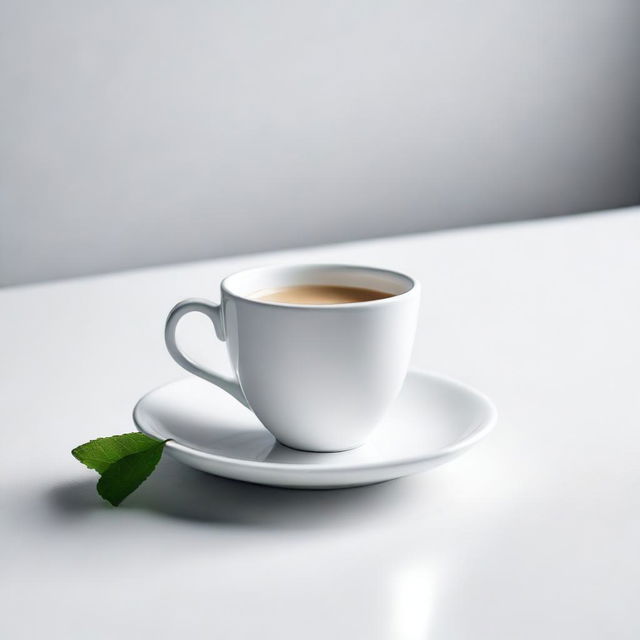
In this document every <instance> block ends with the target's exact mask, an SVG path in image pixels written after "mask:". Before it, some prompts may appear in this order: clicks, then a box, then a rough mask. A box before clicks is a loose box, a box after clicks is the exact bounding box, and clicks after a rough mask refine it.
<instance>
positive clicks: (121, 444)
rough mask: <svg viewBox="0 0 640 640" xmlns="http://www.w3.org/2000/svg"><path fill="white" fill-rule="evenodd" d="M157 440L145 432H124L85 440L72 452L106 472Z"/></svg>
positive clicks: (81, 459) (100, 471)
mask: <svg viewBox="0 0 640 640" xmlns="http://www.w3.org/2000/svg"><path fill="white" fill-rule="evenodd" d="M157 442H158V441H157V440H154V439H153V438H150V437H149V436H146V435H144V433H123V434H122V435H120V436H110V437H108V438H97V439H96V440H91V441H90V442H85V444H81V445H80V446H79V447H76V448H75V449H74V450H73V451H72V452H71V453H72V454H73V456H74V457H75V458H77V459H78V460H80V462H82V464H84V465H86V466H87V467H89V469H95V470H96V471H97V472H98V473H104V472H105V471H106V470H107V469H108V468H109V467H110V466H111V465H112V464H113V463H114V462H117V461H118V460H120V459H121V458H124V457H125V456H128V455H130V454H132V453H138V452H139V451H145V450H146V449H148V448H149V447H150V446H152V445H154V444H156V443H157Z"/></svg>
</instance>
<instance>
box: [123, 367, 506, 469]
mask: <svg viewBox="0 0 640 640" xmlns="http://www.w3.org/2000/svg"><path fill="white" fill-rule="evenodd" d="M410 375H417V376H419V377H421V378H428V379H436V380H438V381H440V382H444V383H445V384H448V385H450V386H453V387H457V388H458V390H460V391H463V392H465V393H467V394H469V395H472V396H474V397H475V399H476V400H477V401H479V402H480V404H482V405H484V409H485V411H486V416H485V417H484V419H483V420H481V421H480V422H479V423H478V424H476V425H475V426H474V427H472V428H471V430H470V431H469V432H468V433H467V435H466V436H465V437H463V438H462V439H461V440H458V441H457V442H454V443H453V444H451V445H449V446H447V447H444V448H442V449H438V450H437V451H434V452H432V453H426V454H421V455H418V456H415V457H412V458H394V459H391V460H381V461H378V462H364V463H358V462H356V461H352V462H350V463H347V464H342V465H337V464H333V465H324V466H323V465H322V464H321V463H320V464H319V463H318V462H314V463H313V464H309V463H304V462H292V463H287V462H265V461H260V460H248V459H246V458H232V457H229V456H224V455H220V454H217V453H211V452H209V451H203V450H202V449H197V448H195V447H193V446H189V445H185V444H182V443H180V442H177V441H176V440H173V439H171V438H170V439H168V440H167V443H166V447H167V448H168V449H172V450H175V451H177V452H181V453H184V454H187V455H191V456H196V457H199V458H203V459H206V460H210V461H213V462H219V463H221V464H225V465H230V466H233V467H240V468H245V469H246V468H247V467H250V468H253V469H257V470H260V469H262V470H282V471H306V472H312V473H316V474H324V473H336V472H348V471H353V470H355V469H357V470H358V471H361V470H362V471H364V470H374V469H376V470H377V469H390V468H397V467H398V466H403V467H404V466H410V465H412V464H419V463H423V462H427V461H430V460H438V459H439V458H443V457H449V456H451V455H454V454H458V453H461V452H462V451H464V450H465V449H467V448H468V447H471V446H472V445H474V444H476V443H477V442H479V441H480V440H482V439H483V438H484V437H485V436H486V435H488V434H489V433H490V432H491V431H492V430H493V428H494V427H495V425H496V422H497V420H498V410H497V409H496V406H495V404H494V403H493V401H492V400H490V398H489V397H488V396H487V395H485V394H484V393H482V392H481V391H478V390H477V389H476V388H475V387H472V386H471V385H468V384H466V383H464V382H460V381H458V380H455V379H454V378H451V377H449V376H447V375H444V374H441V373H436V372H434V371H427V370H421V369H410V370H409V371H408V372H407V378H408V377H409V376H410ZM192 379H194V380H195V379H196V378H193V377H182V378H178V379H176V380H173V381H171V382H166V383H164V384H161V385H158V386H157V387H154V388H153V389H151V390H150V391H148V392H147V393H145V394H144V395H143V396H142V397H141V398H140V399H139V400H138V402H136V404H135V406H134V408H133V412H132V417H133V423H134V425H135V427H136V429H137V430H138V431H139V432H140V433H144V434H145V435H147V436H149V437H151V438H156V439H159V435H158V434H157V433H155V432H154V431H153V430H152V429H148V428H145V427H143V426H142V425H141V423H140V420H139V419H138V416H137V414H138V412H139V407H140V405H141V404H142V403H143V402H144V401H145V400H146V398H148V397H149V396H150V395H152V394H153V393H155V392H156V391H159V390H160V389H163V388H165V387H168V386H171V385H175V384H178V383H181V382H185V381H188V380H192ZM283 446H286V445H283ZM311 453H315V452H311ZM318 455H321V454H318Z"/></svg>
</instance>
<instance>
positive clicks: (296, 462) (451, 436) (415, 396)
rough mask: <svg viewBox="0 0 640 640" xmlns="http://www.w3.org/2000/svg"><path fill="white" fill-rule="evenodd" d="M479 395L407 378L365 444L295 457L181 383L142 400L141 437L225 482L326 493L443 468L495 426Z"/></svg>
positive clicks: (243, 411)
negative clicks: (161, 444) (163, 442)
mask: <svg viewBox="0 0 640 640" xmlns="http://www.w3.org/2000/svg"><path fill="white" fill-rule="evenodd" d="M496 416H497V413H496V409H495V407H494V406H493V404H492V403H491V401H490V400H489V399H488V398H487V397H486V396H484V395H482V394H481V393H478V392H477V391H475V390H473V389H471V388H469V387H467V386H465V385H462V384H460V383H458V382H454V381H453V380H449V379H448V378H444V377H442V376H439V375H435V374H433V373H421V372H418V371H411V372H410V373H409V375H408V376H407V379H406V382H405V384H404V387H403V389H402V392H401V393H400V396H399V397H398V399H397V400H396V401H395V403H394V404H393V406H392V407H391V409H390V410H389V412H388V414H387V416H386V418H385V419H384V420H383V421H382V423H381V424H380V425H379V426H378V428H377V429H376V431H375V432H374V434H373V435H372V436H371V438H370V439H369V441H368V442H367V444H365V445H364V446H362V447H360V448H358V449H354V450H352V451H343V452H340V453H310V452H305V451H296V450H295V449H290V448H288V447H285V446H284V445H281V444H279V443H278V442H276V440H275V439H274V437H273V436H272V435H271V434H270V433H269V432H268V431H267V430H266V429H265V428H264V427H263V426H262V425H261V424H260V422H259V421H258V419H257V418H256V417H255V416H254V415H253V413H251V411H249V410H248V409H247V408H246V407H244V406H242V405H241V404H240V403H239V402H237V401H236V400H234V399H233V398H232V397H231V396H229V395H228V394H226V393H225V392H224V391H221V390H220V389H218V388H217V387H215V386H213V385H212V384H209V383H207V382H204V381H202V380H198V379H197V378H187V379H184V380H179V381H177V382H172V383H170V384H167V385H164V386H162V387H159V388H158V389H155V390H154V391H151V392H150V393H148V394H147V395H146V396H144V397H143V398H142V399H141V400H140V401H139V402H138V404H137V405H136V407H135V409H134V410H133V419H134V422H135V423H136V426H137V428H138V430H139V431H142V433H146V434H147V435H149V436H152V437H154V438H160V439H163V440H164V439H167V438H171V439H172V440H171V441H170V442H168V443H167V448H166V450H167V451H168V452H169V453H170V454H171V455H173V457H174V458H176V459H178V460H179V461H180V462H184V464H187V465H189V466H190V467H194V468H195V469H200V470H202V471H206V472H208V473H213V474H215V475H218V476H224V477H226V478H233V479H235V480H244V481H246V482H255V483H258V484H267V485H274V486H279V487H295V488H305V489H312V488H316V489H331V488H338V487H354V486H358V485H365V484H371V483H374V482H382V481H384V480H392V479H393V478H399V477H401V476H406V475H409V474H412V473H416V472H418V471H424V470H426V469H429V468H431V467H434V466H436V465H439V464H442V463H443V462H446V461H448V460H450V459H451V458H453V457H455V456H457V455H459V454H460V453H462V452H463V451H466V450H467V449H468V448H469V447H471V446H472V445H474V444H475V443H476V442H478V441H479V440H481V439H482V438H483V437H484V436H485V435H487V433H489V431H490V430H491V428H492V427H493V425H494V423H495V421H496Z"/></svg>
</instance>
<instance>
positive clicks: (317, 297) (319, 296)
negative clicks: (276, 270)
mask: <svg viewBox="0 0 640 640" xmlns="http://www.w3.org/2000/svg"><path fill="white" fill-rule="evenodd" d="M393 295H394V294H393V293H387V292H386V291H379V290H377V289H365V288H363V287H342V286H338V285H328V284H303V285H295V286H290V287H274V288H272V289H260V290H259V291H255V292H254V293H253V294H251V296H250V297H251V298H253V299H254V300H260V301H261V302H283V303H287V304H348V303H351V302H370V301H371V300H381V299H383V298H391V297H392V296H393Z"/></svg>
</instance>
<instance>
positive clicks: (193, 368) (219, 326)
mask: <svg viewBox="0 0 640 640" xmlns="http://www.w3.org/2000/svg"><path fill="white" fill-rule="evenodd" d="M191 311H199V312H200V313H204V315H205V316H207V318H209V319H210V320H211V322H212V323H213V326H214V328H215V330H216V336H218V339H219V340H222V341H224V340H225V334H224V324H223V318H222V307H221V305H219V304H214V303H213V302H209V301H208V300H203V299H201V298H189V299H188V300H183V301H182V302H178V304H177V305H176V306H175V307H173V309H171V311H170V312H169V315H168V316H167V322H166V324H165V327H164V341H165V344H166V345H167V349H168V351H169V353H170V354H171V357H172V358H173V359H174V360H175V361H176V362H177V363H178V364H179V365H180V366H181V367H182V368H183V369H186V370H187V371H188V372H189V373H193V374H194V375H196V376H200V377H201V378H204V379H205V380H206V381H207V382H211V383H212V384H215V385H216V386H217V387H220V388H221V389H222V390H223V391H226V392H227V393H228V394H229V395H231V396H233V397H234V398H235V399H236V400H238V402H241V403H242V404H243V405H245V406H246V407H248V406H249V404H248V402H247V399H246V398H245V397H244V393H243V392H242V389H241V388H240V384H239V383H238V381H237V380H235V379H233V378H228V377H227V376H222V375H220V374H219V373H216V372H215V371H210V370H209V369H206V368H205V367H202V366H200V365H199V364H197V363H196V362H194V361H193V360H192V359H191V358H189V357H188V356H186V355H185V354H184V353H182V351H180V349H179V347H178V345H177V343H176V328H177V326H178V322H180V318H182V316H184V315H186V314H187V313H189V312H191Z"/></svg>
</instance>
